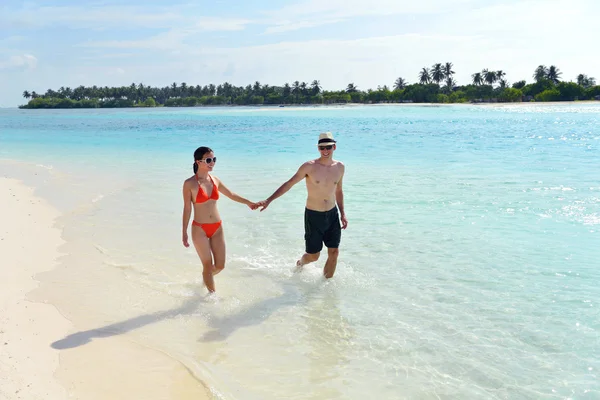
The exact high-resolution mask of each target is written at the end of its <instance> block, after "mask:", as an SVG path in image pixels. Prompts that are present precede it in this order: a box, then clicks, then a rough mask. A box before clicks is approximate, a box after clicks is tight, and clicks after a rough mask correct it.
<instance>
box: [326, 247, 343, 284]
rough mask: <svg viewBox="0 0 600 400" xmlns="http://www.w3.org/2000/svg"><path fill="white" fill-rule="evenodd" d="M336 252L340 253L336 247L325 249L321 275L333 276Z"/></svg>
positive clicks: (336, 258)
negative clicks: (325, 257) (324, 260)
mask: <svg viewBox="0 0 600 400" xmlns="http://www.w3.org/2000/svg"><path fill="white" fill-rule="evenodd" d="M338 254H340V249H338V248H331V249H327V261H326V262H325V267H324V268H323V275H325V278H327V279H329V278H333V274H334V273H335V267H336V266H337V260H338Z"/></svg>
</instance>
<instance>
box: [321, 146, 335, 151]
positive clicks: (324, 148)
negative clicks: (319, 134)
mask: <svg viewBox="0 0 600 400" xmlns="http://www.w3.org/2000/svg"><path fill="white" fill-rule="evenodd" d="M331 149H333V146H332V145H329V146H319V150H331Z"/></svg>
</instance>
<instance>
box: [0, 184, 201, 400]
mask: <svg viewBox="0 0 600 400" xmlns="http://www.w3.org/2000/svg"><path fill="white" fill-rule="evenodd" d="M0 204H2V207H1V208H0V221H2V227H1V228H0V254H1V255H2V259H1V264H2V268H0V346H1V347H0V350H1V351H0V398H1V399H3V400H4V399H6V400H13V399H47V400H59V399H67V398H69V399H107V398H110V399H132V398H145V399H204V398H206V399H208V398H209V394H208V391H207V389H206V388H205V387H204V386H203V385H202V384H201V383H200V382H198V381H197V380H196V379H194V378H193V377H192V376H191V375H190V373H189V372H188V371H187V369H186V368H184V367H183V366H182V365H181V364H180V363H178V362H177V361H175V360H173V359H172V358H170V357H168V356H167V355H165V354H163V353H161V352H158V351H156V350H152V349H149V348H147V347H145V346H143V345H140V344H138V343H135V342H132V341H128V340H123V339H120V338H109V339H105V340H99V341H92V343H90V344H89V345H88V346H85V347H80V348H78V349H72V350H71V351H69V352H62V354H60V350H59V349H55V348H53V347H52V346H51V344H52V343H53V342H56V341H57V340H60V339H62V338H66V337H68V336H69V334H71V333H73V331H74V328H75V327H74V325H73V324H72V323H71V322H70V321H68V320H67V319H66V318H64V317H63V316H62V315H61V314H60V313H59V311H58V310H57V309H56V307H54V306H53V305H52V304H48V303H46V302H44V301H43V300H42V299H41V298H38V299H36V301H32V300H31V299H30V296H29V294H30V293H31V291H33V290H34V289H35V288H36V287H38V281H37V280H36V276H37V275H38V274H39V273H41V272H44V271H48V270H51V269H52V268H54V267H56V265H57V261H58V258H60V256H61V255H62V254H61V250H60V249H61V246H62V245H63V244H64V241H63V239H62V238H61V233H62V232H61V230H60V229H59V228H58V227H57V226H56V223H57V218H58V217H59V213H58V211H57V210H56V209H54V208H53V207H51V206H50V205H49V204H48V203H47V202H46V201H44V200H43V199H41V198H39V197H37V196H36V195H35V194H34V190H33V189H32V188H30V187H27V186H25V185H24V184H23V183H22V182H20V181H18V180H15V179H11V178H7V177H0Z"/></svg>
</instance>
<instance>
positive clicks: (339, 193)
mask: <svg viewBox="0 0 600 400" xmlns="http://www.w3.org/2000/svg"><path fill="white" fill-rule="evenodd" d="M345 169H346V167H345V166H344V164H342V176H340V180H339V181H338V183H337V186H336V188H335V201H336V203H337V206H338V209H339V210H340V219H341V221H342V229H346V227H347V226H348V219H347V218H346V211H344V189H343V186H342V182H343V180H344V171H345Z"/></svg>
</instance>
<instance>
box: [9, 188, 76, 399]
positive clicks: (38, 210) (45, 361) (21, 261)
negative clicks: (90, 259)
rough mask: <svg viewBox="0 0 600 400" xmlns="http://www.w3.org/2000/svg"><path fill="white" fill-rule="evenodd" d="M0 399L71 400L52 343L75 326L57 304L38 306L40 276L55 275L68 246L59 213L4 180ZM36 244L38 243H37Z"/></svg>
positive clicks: (32, 193)
mask: <svg viewBox="0 0 600 400" xmlns="http://www.w3.org/2000/svg"><path fill="white" fill-rule="evenodd" d="M0 200H1V201H0V203H1V204H2V205H3V206H2V207H1V208H0V219H1V220H2V221H3V224H2V225H3V228H2V229H1V230H0V254H2V264H3V268H1V269H0V346H1V348H2V351H0V397H1V398H3V399H7V400H12V399H21V398H26V399H29V398H44V399H48V400H55V399H65V398H67V391H66V389H65V388H64V387H63V386H62V385H61V384H60V383H59V382H58V380H57V379H56V378H55V376H54V375H55V371H56V370H57V369H58V368H59V364H60V362H59V352H58V351H56V350H54V349H52V348H51V347H50V346H49V343H51V342H52V340H53V338H55V337H57V336H61V335H65V334H66V333H67V332H68V330H69V329H70V328H71V323H70V322H69V321H68V320H67V319H66V318H64V317H63V316H62V315H61V314H60V313H59V311H58V310H57V309H56V308H55V307H54V306H53V305H51V304H44V303H42V302H33V301H31V300H30V299H29V293H30V292H31V291H32V290H35V289H36V288H37V287H38V286H39V284H40V282H39V281H38V280H37V279H36V275H37V274H39V273H41V272H44V271H48V270H51V269H53V268H54V267H55V266H56V264H57V261H56V260H57V258H58V257H59V256H60V252H59V247H60V245H61V244H62V243H64V242H63V240H62V239H61V231H60V230H59V229H57V228H56V227H55V226H54V222H55V220H56V218H57V217H58V216H59V214H58V212H57V211H56V210H55V209H53V208H52V207H51V206H49V205H48V204H47V203H46V202H45V201H44V200H43V199H40V198H38V197H36V196H35V195H34V191H33V189H31V188H29V187H27V186H25V185H24V184H22V183H21V182H19V181H17V180H14V179H10V178H7V177H0ZM32 239H33V240H32Z"/></svg>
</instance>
